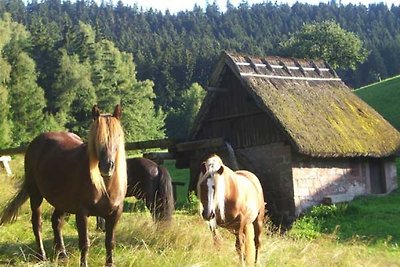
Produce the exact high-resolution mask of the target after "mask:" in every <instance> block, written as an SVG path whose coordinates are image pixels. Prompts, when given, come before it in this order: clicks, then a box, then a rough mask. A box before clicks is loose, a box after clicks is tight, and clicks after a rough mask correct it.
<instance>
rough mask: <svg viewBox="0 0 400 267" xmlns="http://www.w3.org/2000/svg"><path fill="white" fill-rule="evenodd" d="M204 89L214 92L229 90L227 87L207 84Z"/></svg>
mask: <svg viewBox="0 0 400 267" xmlns="http://www.w3.org/2000/svg"><path fill="white" fill-rule="evenodd" d="M206 91H207V92H216V93H227V92H228V91H229V90H228V88H222V87H212V86H207V87H206Z"/></svg>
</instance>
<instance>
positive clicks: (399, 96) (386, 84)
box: [354, 76, 400, 130]
mask: <svg viewBox="0 0 400 267" xmlns="http://www.w3.org/2000/svg"><path fill="white" fill-rule="evenodd" d="M354 92H355V94H356V95H358V96H359V97H360V98H362V99H363V100H364V101H365V102H367V103H368V104H369V105H370V106H371V107H373V108H374V109H375V110H376V111H378V112H379V113H380V114H381V115H382V116H383V117H384V118H385V119H386V120H387V121H389V122H390V123H391V124H392V125H393V126H394V127H395V128H396V129H398V130H400V104H399V103H400V76H395V77H392V78H389V79H386V80H383V81H381V82H378V83H374V84H370V85H368V86H365V87H361V88H359V89H357V90H355V91H354Z"/></svg>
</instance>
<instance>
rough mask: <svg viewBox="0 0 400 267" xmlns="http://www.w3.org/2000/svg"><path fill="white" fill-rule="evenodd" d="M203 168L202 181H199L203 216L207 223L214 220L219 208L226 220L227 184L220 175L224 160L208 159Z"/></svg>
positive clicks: (215, 157)
mask: <svg viewBox="0 0 400 267" xmlns="http://www.w3.org/2000/svg"><path fill="white" fill-rule="evenodd" d="M202 167H203V170H202V175H201V177H200V179H202V181H199V183H200V185H199V189H200V200H201V202H202V205H203V211H202V216H203V218H204V219H205V220H207V221H209V220H211V219H214V218H215V215H216V209H217V208H218V209H219V212H220V217H221V219H222V220H224V218H225V211H224V203H225V183H224V178H223V176H222V175H221V173H220V172H221V170H223V164H222V160H221V159H220V158H219V157H218V156H213V157H211V158H209V159H207V161H206V162H204V163H203V166H202ZM205 181H206V182H205ZM202 184H203V185H202ZM204 184H205V185H206V186H204Z"/></svg>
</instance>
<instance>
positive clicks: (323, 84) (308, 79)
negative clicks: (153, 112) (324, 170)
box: [192, 52, 400, 157]
mask: <svg viewBox="0 0 400 267" xmlns="http://www.w3.org/2000/svg"><path fill="white" fill-rule="evenodd" d="M226 68H230V69H231V70H232V71H233V73H234V74H235V76H236V77H237V78H238V79H239V81H241V83H242V85H243V88H244V90H247V91H248V93H249V94H250V95H251V96H252V97H253V98H254V99H255V102H256V103H257V105H258V107H259V108H260V109H262V110H264V111H265V112H266V114H268V115H269V116H270V117H272V118H273V119H274V120H275V121H276V123H277V125H278V127H279V128H280V129H281V130H282V131H283V132H284V133H285V135H286V136H287V138H288V139H289V141H290V142H291V144H292V145H293V146H294V147H295V148H296V149H297V151H298V152H299V153H302V154H306V155H310V156H320V157H339V156H345V157H347V156H352V157H354V156H372V157H382V156H389V155H392V154H394V153H395V152H396V151H398V150H399V149H400V133H399V132H398V131H397V130H396V129H394V128H393V127H392V126H391V125H390V124H389V123H388V122H387V121H386V120H385V119H384V118H383V117H382V116H381V115H379V114H378V113H377V112H376V111H375V110H374V109H373V108H371V107H370V106H368V105H367V104H366V103H365V102H364V101H362V100H361V99H360V98H359V97H357V96H356V95H355V94H354V93H353V92H351V90H350V89H349V88H348V87H347V86H346V85H345V84H344V83H343V82H342V81H341V79H340V78H339V77H338V76H337V74H336V73H335V71H334V70H333V69H332V68H331V67H330V66H329V65H328V64H326V63H324V62H323V61H311V60H300V59H288V58H280V57H262V58H261V57H250V56H245V55H239V54H233V53H227V52H224V53H223V54H222V55H221V57H220V60H219V62H218V64H217V65H216V67H215V70H214V72H213V73H212V76H211V78H210V80H209V86H210V87H219V83H220V81H221V76H222V75H223V73H224V71H225V70H226ZM228 90H229V88H228ZM213 94H215V93H213V92H208V94H207V96H206V99H205V100H204V103H203V105H202V108H201V110H200V112H199V115H198V118H197V120H196V123H197V124H198V125H195V128H194V132H192V134H193V135H192V136H195V135H196V131H197V130H196V129H199V127H201V123H202V120H203V119H204V117H205V116H207V115H206V113H207V108H208V107H207V106H208V105H209V103H210V102H212V99H213Z"/></svg>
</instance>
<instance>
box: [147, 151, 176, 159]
mask: <svg viewBox="0 0 400 267" xmlns="http://www.w3.org/2000/svg"><path fill="white" fill-rule="evenodd" d="M143 157H144V158H148V159H154V160H166V159H175V158H176V154H175V153H169V152H150V153H144V154H143Z"/></svg>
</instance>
